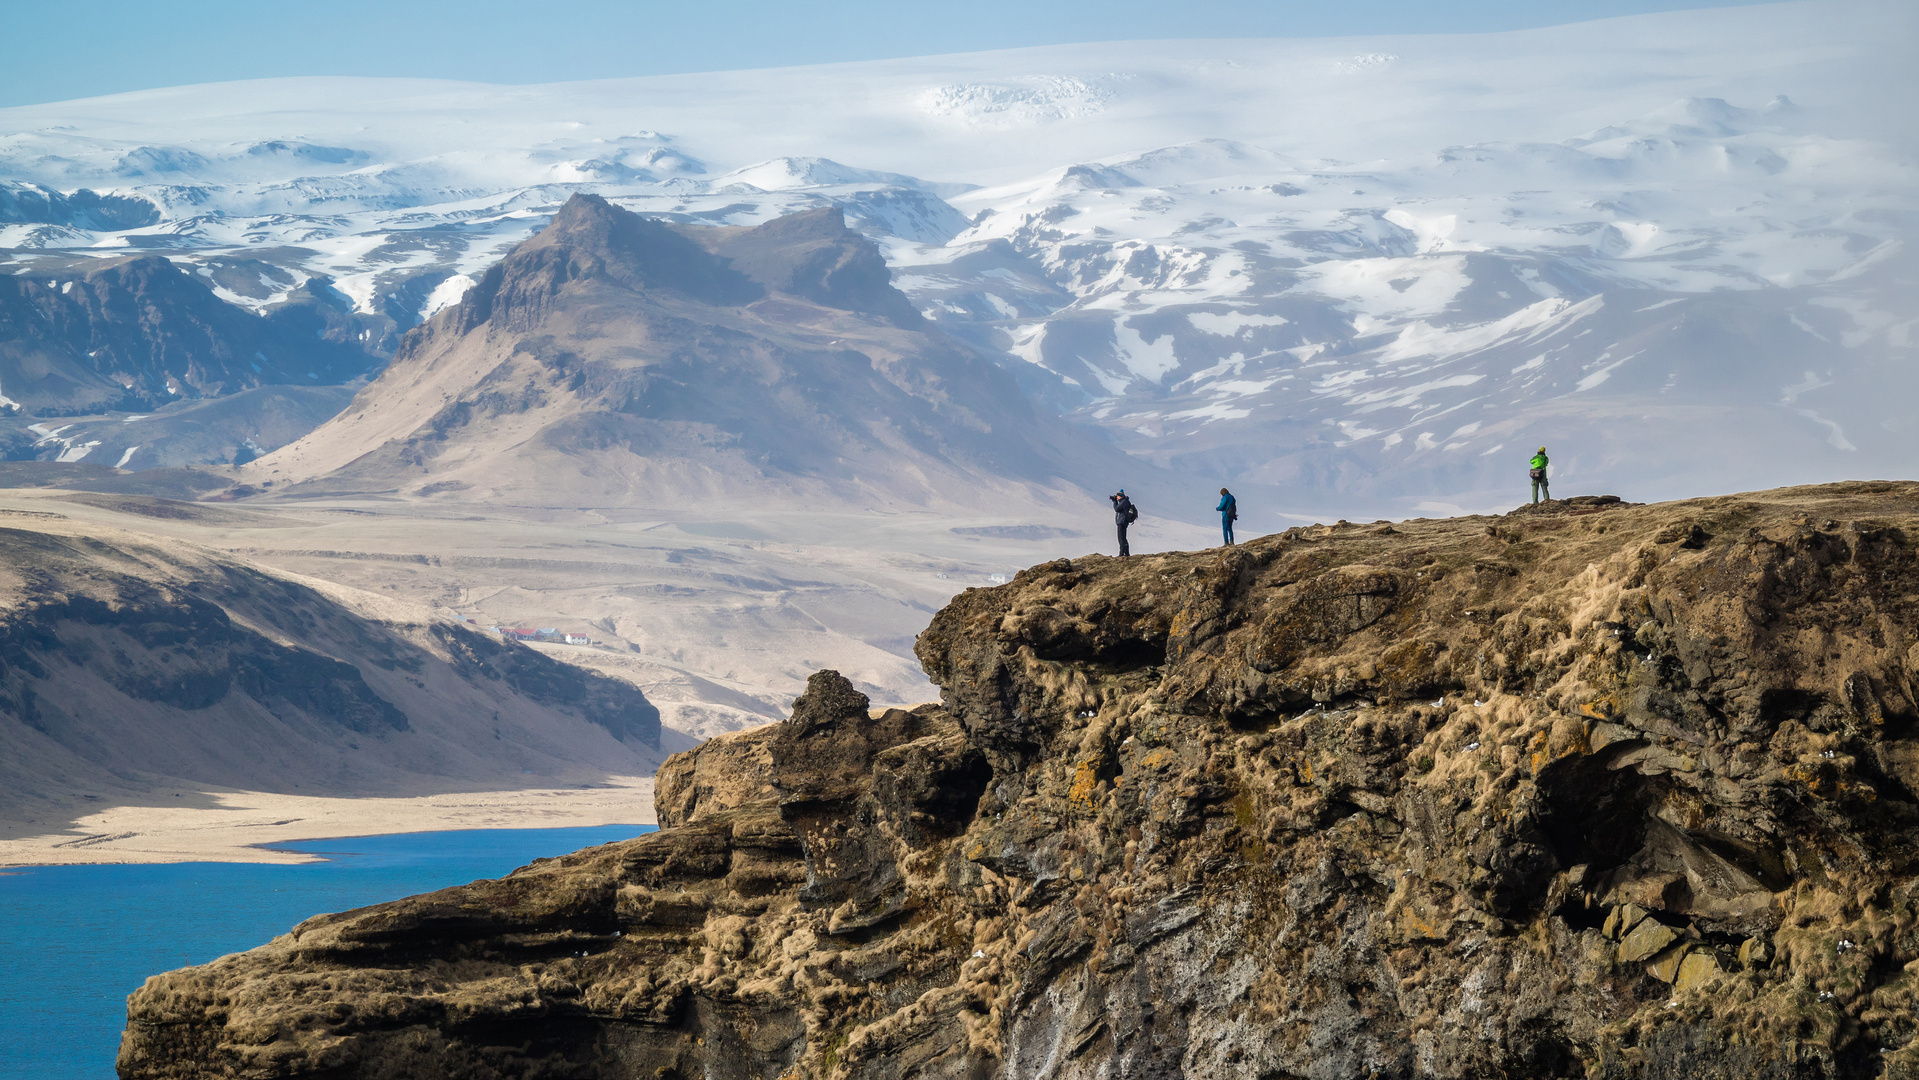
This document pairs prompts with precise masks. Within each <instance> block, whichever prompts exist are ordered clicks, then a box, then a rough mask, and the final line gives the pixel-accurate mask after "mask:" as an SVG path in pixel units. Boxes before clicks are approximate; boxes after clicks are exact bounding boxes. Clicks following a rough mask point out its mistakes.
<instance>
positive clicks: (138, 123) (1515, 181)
mask: <svg viewBox="0 0 1919 1080" xmlns="http://www.w3.org/2000/svg"><path fill="white" fill-rule="evenodd" d="M1915 42H1919V16H1916V15H1915V13H1914V11H1913V9H1912V7H1911V5H1905V4H1895V3H1881V2H1873V0H1806V2H1799V3H1786V4H1773V5H1763V6H1754V7H1739V8H1719V9H1712V10H1707V11H1695V12H1675V13H1664V14H1656V15H1640V16H1632V17H1627V18H1619V19H1609V20H1602V21H1598V22H1591V23H1584V24H1579V25H1574V26H1564V27H1554V28H1548V29H1543V30H1528V31H1520V32H1512V33H1502V34H1483V35H1445V36H1439V35H1433V36H1399V37H1386V36H1383V37H1375V38H1363V39H1362V38H1349V39H1310V40H1220V41H1158V42H1118V43H1100V44H1087V45H1071V46H1049V47H1044V48H1032V49H1018V50H1006V51H999V52H991V53H977V54H966V55H955V56H939V57H922V58H913V59H907V60H888V61H874V62H862V63H848V64H834V65H822V66H816V67H807V68H793V69H780V70H763V71H737V72H719V73H709V74H701V75H676V76H662V77H649V78H636V79H620V80H603V81H595V82H581V83H566V84H553V85H542V86H500V85H492V84H481V83H458V82H445V81H433V80H401V79H361V78H289V79H274V80H265V81H256V82H249V83H238V84H221V85H211V86H195V87H180V88H172V89H166V90H154V91H145V92H140V93H133V94H123V95H116V96H113V97H107V98H97V99H90V100H85V101H74V102H62V103H57V104H51V105H37V106H30V107H22V108H13V109H6V110H0V272H25V271H28V270H31V269H33V268H35V267H41V268H45V267H48V266H61V265H65V264H67V263H71V262H72V261H74V260H78V259H95V258H109V257H117V256H124V255H127V254H150V253H159V254H164V255H166V256H167V257H169V258H171V259H173V260H174V261H175V262H176V263H179V264H181V265H183V266H189V267H196V268H199V269H200V270H201V271H202V272H203V273H204V275H205V276H207V277H208V278H209V279H210V280H211V281H213V282H214V283H216V284H217V292H218V295H220V296H221V297H222V298H223V299H225V300H227V301H229V302H231V303H234V304H238V305H240V306H243V307H246V308H249V309H252V310H255V311H261V312H267V311H270V310H271V309H273V308H274V306H275V305H277V304H281V303H285V302H287V298H288V297H289V296H290V295H291V293H292V291H293V290H295V289H300V288H310V287H315V286H317V287H321V288H325V289H330V290H334V291H336V292H337V293H338V294H339V295H340V296H342V297H344V298H346V300H347V301H348V302H350V305H351V307H352V308H353V309H354V310H355V311H356V312H358V313H359V314H360V315H361V316H363V317H364V318H365V319H366V320H367V325H368V326H369V330H368V331H367V340H368V342H369V344H371V345H373V346H374V347H376V348H378V347H384V348H387V349H390V348H391V345H392V343H393V341H394V340H395V336H394V335H395V334H397V333H398V332H400V331H403V330H405V329H406V328H407V327H408V326H411V325H414V324H416V323H417V322H419V321H420V320H421V319H423V318H425V317H427V316H430V315H431V314H432V313H433V312H435V311H437V310H439V309H441V308H443V307H445V306H447V305H449V304H451V303H453V302H455V301H457V299H458V297H459V295H460V294H461V292H463V291H464V289H465V288H466V287H468V286H470V284H471V282H473V281H475V280H477V279H478V278H479V277H480V275H481V274H482V272H483V271H484V269H485V268H486V267H487V266H488V265H490V264H492V263H493V262H495V261H497V260H498V259H499V258H500V257H501V256H502V255H503V254H504V253H505V252H506V251H507V250H508V249H510V248H511V247H512V246H513V245H514V244H516V243H518V242H519V241H521V240H523V239H525V238H526V237H528V236H530V235H531V234H532V233H533V232H534V231H536V230H537V229H538V228H539V227H540V226H541V225H542V224H544V222H545V221H546V220H547V219H548V218H549V217H550V216H551V215H552V213H553V212H554V211H555V209H556V208H557V207H558V206H559V205H560V204H561V203H562V202H563V201H564V200H565V199H566V198H567V197H568V196H570V195H571V194H572V193H574V192H579V191H585V192H593V193H597V194H600V195H603V196H605V197H606V198H608V199H609V200H611V201H613V202H615V203H617V204H618V205H621V206H624V207H627V208H629V209H633V210H636V211H639V212H642V213H646V214H651V215H656V216H659V217H662V218H666V219H670V220H676V221H687V222H703V223H713V224H726V225H750V224H755V223H758V222H762V221H765V220H768V219H770V218H772V217H775V216H778V215H781V214H786V213H791V212H793V211H795V210H801V209H806V208H809V207H813V206H819V205H825V204H829V203H830V204H838V205H840V206H842V207H843V208H844V209H845V212H846V214H847V218H848V221H849V222H850V223H852V224H853V225H854V226H855V227H857V228H859V229H860V230H861V231H863V232H865V233H866V234H867V235H868V236H870V237H872V238H873V239H874V240H875V241H876V242H878V243H879V244H880V246H881V248H882V250H883V251H884V252H885V254H886V257H887V260H888V263H889V264H890V266H891V267H892V269H893V272H894V276H895V280H896V282H897V283H898V284H899V286H900V287H901V288H902V289H903V290H904V291H905V292H906V293H907V294H908V295H909V296H910V297H912V298H913V300H914V301H915V303H916V304H917V305H918V306H919V307H920V309H921V311H922V313H923V314H925V315H926V316H927V317H928V318H929V319H932V320H933V321H935V322H937V323H938V324H940V325H941V326H942V327H944V328H945V329H947V330H948V331H949V332H951V333H952V334H954V335H955V336H956V337H958V338H960V339H961V340H964V341H966V342H968V343H970V344H971V345H972V346H974V347H975V348H977V349H979V350H981V351H983V352H985V353H987V354H988V355H991V356H993V357H994V358H996V359H997V360H998V361H999V362H1001V363H1002V364H1004V365H1006V366H1007V367H1009V368H1010V369H1012V370H1013V371H1014V373H1015V374H1016V375H1017V376H1018V378H1019V381H1020V384H1021V386H1022V388H1023V389H1024V390H1025V391H1026V392H1028V393H1030V394H1032V395H1034V396H1036V397H1038V398H1039V399H1041V400H1043V401H1045V402H1046V403H1047V404H1048V405H1049V406H1050V407H1052V408H1054V409H1056V410H1058V411H1059V412H1061V413H1064V414H1066V415H1069V416H1072V417H1074V418H1075V419H1078V420H1080V421H1083V422H1085V423H1088V424H1094V425H1098V426H1100V427H1102V428H1104V429H1105V430H1106V431H1108V432H1109V433H1110V435H1111V437H1112V438H1113V439H1114V440H1115V441H1117V443H1118V444H1119V445H1120V446H1121V447H1123V448H1124V449H1125V450H1127V451H1128V452H1130V453H1132V454H1134V455H1136V456H1138V457H1140V458H1143V459H1145V460H1149V461H1152V462H1155V463H1157V464H1161V465H1165V466H1168V467H1171V468H1174V469H1177V470H1179V471H1181V472H1184V473H1186V474H1189V475H1193V476H1195V477H1203V478H1206V479H1207V480H1208V482H1212V481H1217V482H1220V483H1233V484H1250V485H1259V486H1263V487H1265V488H1267V489H1270V490H1272V491H1274V492H1277V493H1279V494H1280V496H1281V497H1282V498H1284V499H1285V501H1286V502H1287V504H1288V506H1289V507H1291V508H1292V509H1293V510H1294V511H1295V512H1296V514H1297V516H1299V517H1300V518H1303V519H1310V518H1314V517H1321V516H1326V515H1335V514H1336V515H1346V516H1353V517H1358V516H1360V515H1361V514H1362V513H1364V514H1380V515H1387V516H1405V515H1412V514H1434V513H1451V512H1457V511H1459V510H1462V509H1464V510H1477V509H1492V508H1504V507H1506V506H1510V505H1512V504H1514V503H1516V502H1518V501H1520V499H1521V497H1522V496H1523V495H1524V493H1525V478H1524V472H1525V467H1524V463H1525V461H1526V459H1527V458H1528V457H1529V456H1530V455H1531V453H1532V451H1533V449H1534V448H1535V447H1537V446H1539V445H1541V444H1545V445H1548V446H1549V447H1551V449H1552V456H1553V459H1554V463H1555V480H1556V481H1558V482H1557V483H1556V484H1555V488H1554V490H1555V491H1556V492H1559V493H1560V494H1579V493H1587V492H1593V493H1597V492H1601V491H1605V492H1610V493H1617V494H1621V495H1623V496H1625V497H1627V498H1630V499H1635V500H1641V499H1655V498H1675V497H1682V496H1686V495H1694V494H1700V493H1704V492H1709V491H1723V490H1739V489H1750V488H1763V487H1772V486H1777V485H1781V484H1788V483H1801V482H1811V481H1819V480H1831V479H1839V478H1847V477H1884V476H1898V475H1911V474H1912V473H1913V472H1914V470H1915V466H1919V450H1915V449H1914V446H1915V440H1914V438H1913V435H1914V434H1915V427H1916V426H1919V421H1915V419H1914V418H1913V417H1912V410H1911V409H1910V408H1909V407H1908V405H1907V402H1909V401H1910V400H1912V397H1913V391H1914V390H1916V389H1919V385H1916V383H1919V376H1916V375H1915V372H1914V365H1913V359H1914V356H1913V349H1914V345H1915V329H1914V328H1915V324H1919V311H1916V310H1915V307H1919V304H1915V302H1914V296H1915V292H1914V272H1915V264H1914V256H1913V249H1912V245H1911V243H1910V241H1911V239H1912V236H1913V232H1914V224H1915V221H1916V220H1919V206H1916V205H1915V191H1919V184H1916V183H1915V181H1916V180H1919V176H1916V175H1915V169H1914V159H1913V150H1914V147H1915V145H1919V137H1916V132H1915V121H1914V119H1913V118H1912V117H1911V116H1910V115H1908V114H1909V113H1910V110H1909V108H1908V103H1910V102H1911V101H1912V100H1914V99H1915V98H1916V97H1919V94H1915V92H1914V91H1915V89H1919V88H1916V87H1915V85H1914V84H1915V79H1916V78H1919V76H1915V74H1914V65H1913V64H1912V63H1911V57H1912V56H1913V54H1914V44H1915Z"/></svg>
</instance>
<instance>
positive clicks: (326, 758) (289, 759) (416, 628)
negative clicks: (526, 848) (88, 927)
mask: <svg viewBox="0 0 1919 1080" xmlns="http://www.w3.org/2000/svg"><path fill="white" fill-rule="evenodd" d="M70 498H71V499H72V500H73V501H74V502H79V503H90V504H92V505H99V506H102V507H106V508H109V509H117V510H122V511H124V512H128V513H133V514H139V515H143V516H152V517H172V518H188V519H193V518H207V517H212V518H218V517H219V516H222V515H226V516H239V515H244V512H243V511H237V510H229V509H223V508H217V507H210V506H205V505H201V504H194V503H185V502H174V501H171V500H167V499H155V498H151V497H147V496H141V495H128V494H92V495H73V496H71V497H70ZM50 505H57V504H50ZM0 613H3V614H0V827H4V828H5V829H7V830H9V831H10V832H12V833H18V832H19V831H20V830H26V831H27V833H34V832H36V831H37V832H41V833H44V832H48V831H57V830H58V829H59V828H62V827H64V826H65V825H66V823H67V822H69V821H70V820H71V816H70V811H71V810H72V809H73V808H74V807H75V806H84V805H86V804H85V803H84V802H82V801H80V800H81V799H82V798H83V796H84V798H86V799H91V800H95V802H94V805H95V806H96V807H98V806H102V805H112V804H114V802H115V801H116V800H118V801H119V804H121V805H127V804H133V805H142V804H141V803H139V802H138V801H137V800H138V799H140V798H144V797H148V796H147V793H148V792H150V791H151V790H153V789H155V788H156V787H157V786H172V787H175V788H178V787H180V786H185V785H201V786H205V785H214V786H217V787H225V788H234V789H242V790H250V791H263V792H281V793H293V792H299V793H303V794H311V795H323V794H324V795H370V794H386V795H400V794H421V793H428V792H434V791H457V790H470V789H472V788H474V787H475V786H476V785H485V784H492V785H500V786H505V785H516V786H523V785H525V784H526V783H527V782H528V780H529V779H532V778H536V777H537V778H538V781H537V782H540V783H552V782H554V781H555V780H557V779H560V778H569V779H578V780H589V779H591V778H593V777H596V776H602V775H605V774H606V773H608V772H620V773H621V774H623V775H630V774H632V773H644V772H645V771H648V770H650V769H651V768H652V767H653V765H654V764H655V763H657V762H658V761H659V760H660V758H661V755H660V752H659V746H660V724H659V713H658V711H657V710H656V709H655V708H654V707H653V706H652V705H651V704H650V703H649V702H648V701H647V700H646V698H645V696H644V695H643V694H642V693H641V692H640V691H639V690H637V689H635V688H634V687H632V686H631V685H630V684H628V683H625V682H621V681H619V680H615V679H610V678H606V677H603V676H600V675H598V674H595V673H591V672H586V671H583V670H581V669H580V668H577V667H574V666H572V665H569V664H563V663H560V662H557V661H554V660H550V659H548V658H546V657H544V656H541V655H539V654H537V653H535V652H533V651H532V650H530V649H526V648H523V647H518V646H508V645H503V644H501V643H500V642H499V641H498V639H496V638H491V637H489V636H487V635H484V634H481V633H479V632H477V630H475V629H471V628H466V627H463V626H461V625H458V624H457V623H454V622H452V621H450V620H446V619H444V618H434V617H432V616H431V615H429V614H428V613H427V612H426V611H425V610H424V609H421V608H416V607H414V606H412V605H407V604H401V603H398V602H394V601H390V600H383V599H381V598H378V597H375V596H372V595H370V594H366V593H358V592H356V591H354V590H351V589H344V588H340V587H337V586H330V585H325V584H322V583H318V582H314V581H312V580H309V579H302V578H299V577H297V576H294V575H290V574H282V573H275V572H271V571H268V570H264V569H262V568H261V567H259V566H256V565H252V564H248V563H245V562H241V561H237V560H235V559H233V558H231V557H227V556H221V555H216V554H214V553H212V552H210V551H208V550H206V549H204V548H201V547H198V546H197V545H193V544H188V543H185V542H182V541H178V540H172V539H166V538H162V537H158V536H153V535H143V534H136V533H131V532H122V531H120V530H117V529H112V528H107V527H103V526H100V525H97V524H92V523H83V522H80V521H76V520H72V519H69V518H67V517H66V516H64V515H62V514H59V513H51V512H36V511H28V510H9V511H6V512H5V513H0ZM529 774H531V775H530V776H529ZM128 800H133V801H132V802H131V803H129V802H128ZM36 822H37V823H38V824H35V823H36Z"/></svg>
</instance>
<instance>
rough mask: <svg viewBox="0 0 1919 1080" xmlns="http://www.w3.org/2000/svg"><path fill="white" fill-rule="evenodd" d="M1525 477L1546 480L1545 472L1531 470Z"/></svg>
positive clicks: (1542, 470) (1543, 470)
mask: <svg viewBox="0 0 1919 1080" xmlns="http://www.w3.org/2000/svg"><path fill="white" fill-rule="evenodd" d="M1527 475H1528V476H1531V477H1532V478H1533V479H1534V480H1544V479H1545V478H1546V470H1545V469H1534V470H1532V472H1530V473H1528V474H1527Z"/></svg>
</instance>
